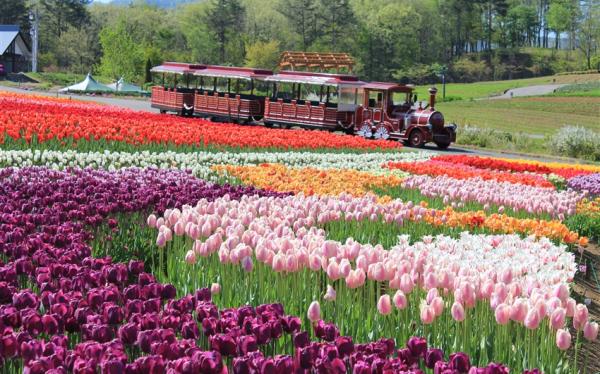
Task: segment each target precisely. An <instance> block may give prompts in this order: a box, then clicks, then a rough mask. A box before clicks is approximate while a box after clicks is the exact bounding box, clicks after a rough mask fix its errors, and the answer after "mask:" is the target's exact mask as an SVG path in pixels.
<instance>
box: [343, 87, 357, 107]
mask: <svg viewBox="0 0 600 374" xmlns="http://www.w3.org/2000/svg"><path fill="white" fill-rule="evenodd" d="M339 92H340V99H339V103H340V104H356V88H355V87H353V86H340V90H339Z"/></svg>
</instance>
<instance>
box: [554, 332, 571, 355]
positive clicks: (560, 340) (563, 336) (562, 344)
mask: <svg viewBox="0 0 600 374" xmlns="http://www.w3.org/2000/svg"><path fill="white" fill-rule="evenodd" d="M556 346H557V347H558V349H560V350H562V351H566V350H567V349H569V347H570V346H571V334H569V332H568V331H567V330H564V329H559V330H558V331H557V332H556Z"/></svg>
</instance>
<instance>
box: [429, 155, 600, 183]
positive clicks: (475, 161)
mask: <svg viewBox="0 0 600 374" xmlns="http://www.w3.org/2000/svg"><path fill="white" fill-rule="evenodd" d="M433 159H434V160H436V161H443V162H450V163H453V164H461V165H468V166H473V167H476V168H479V169H490V170H503V171H511V172H518V173H525V172H530V173H538V174H556V175H559V176H561V177H563V178H566V179H569V178H572V177H575V176H578V175H587V174H591V173H593V172H599V171H600V167H599V166H594V165H577V164H559V163H539V162H535V161H529V160H513V159H510V160H508V159H498V158H490V157H478V156H467V155H452V156H436V157H434V158H433Z"/></svg>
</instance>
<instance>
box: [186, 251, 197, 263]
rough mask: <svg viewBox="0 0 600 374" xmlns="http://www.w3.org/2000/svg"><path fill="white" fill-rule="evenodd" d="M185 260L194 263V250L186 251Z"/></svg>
mask: <svg viewBox="0 0 600 374" xmlns="http://www.w3.org/2000/svg"><path fill="white" fill-rule="evenodd" d="M185 262H186V263H188V264H189V265H193V264H195V263H196V254H195V253H194V251H192V250H190V251H187V253H186V254H185Z"/></svg>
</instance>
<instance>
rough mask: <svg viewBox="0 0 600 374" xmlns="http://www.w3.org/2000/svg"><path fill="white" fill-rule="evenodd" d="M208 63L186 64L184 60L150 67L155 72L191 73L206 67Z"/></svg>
mask: <svg viewBox="0 0 600 374" xmlns="http://www.w3.org/2000/svg"><path fill="white" fill-rule="evenodd" d="M205 68H206V65H202V64H186V63H182V62H164V63H163V64H162V65H159V66H155V67H153V68H152V69H150V71H151V72H153V73H168V74H191V73H193V72H194V71H196V70H200V69H205Z"/></svg>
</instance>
